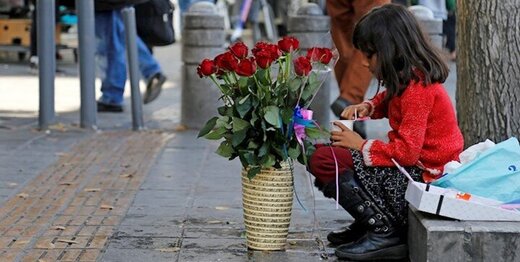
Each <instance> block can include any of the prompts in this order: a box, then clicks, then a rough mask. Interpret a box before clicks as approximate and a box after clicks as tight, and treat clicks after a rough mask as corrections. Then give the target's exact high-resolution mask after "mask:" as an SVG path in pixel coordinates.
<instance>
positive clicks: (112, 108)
mask: <svg viewBox="0 0 520 262" xmlns="http://www.w3.org/2000/svg"><path fill="white" fill-rule="evenodd" d="M97 111H98V112H101V113H103V112H112V113H120V112H123V106H121V105H111V104H105V103H103V102H99V101H98V102H97Z"/></svg>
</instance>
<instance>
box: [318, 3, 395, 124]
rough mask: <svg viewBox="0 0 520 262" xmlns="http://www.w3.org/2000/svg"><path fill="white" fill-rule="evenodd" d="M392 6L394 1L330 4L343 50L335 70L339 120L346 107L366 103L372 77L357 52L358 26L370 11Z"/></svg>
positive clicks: (333, 28)
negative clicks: (354, 39) (353, 38)
mask: <svg viewBox="0 0 520 262" xmlns="http://www.w3.org/2000/svg"><path fill="white" fill-rule="evenodd" d="M386 3H390V0H370V1H369V0H340V1H327V12H328V13H329V15H330V17H331V34H332V39H333V40H334V44H335V45H336V48H337V49H338V51H339V54H340V61H338V63H337V64H336V68H335V70H334V72H335V74H336V79H337V81H338V86H339V89H340V97H339V98H338V99H339V101H337V103H339V104H338V106H336V107H334V104H333V107H332V109H333V111H334V113H335V114H336V115H337V116H338V117H339V115H340V114H341V111H342V110H343V108H344V106H348V105H351V104H358V103H361V102H363V99H364V96H365V92H366V90H367V88H368V85H369V84H370V80H371V79H372V75H371V73H370V71H369V70H368V68H366V67H365V66H363V65H362V64H361V62H362V59H364V58H363V55H362V53H361V52H360V51H359V50H357V49H355V48H354V46H353V43H352V34H353V31H354V27H355V24H356V23H357V21H359V19H361V17H363V15H365V14H366V13H368V11H370V9H372V8H374V7H376V6H380V5H383V4H386Z"/></svg>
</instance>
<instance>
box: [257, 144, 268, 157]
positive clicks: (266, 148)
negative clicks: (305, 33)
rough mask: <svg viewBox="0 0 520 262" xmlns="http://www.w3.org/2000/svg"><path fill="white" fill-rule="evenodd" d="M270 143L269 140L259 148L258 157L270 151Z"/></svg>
mask: <svg viewBox="0 0 520 262" xmlns="http://www.w3.org/2000/svg"><path fill="white" fill-rule="evenodd" d="M269 145H270V143H269V142H268V141H266V142H264V143H263V144H262V146H261V147H260V149H258V157H263V156H264V155H265V154H267V152H269Z"/></svg>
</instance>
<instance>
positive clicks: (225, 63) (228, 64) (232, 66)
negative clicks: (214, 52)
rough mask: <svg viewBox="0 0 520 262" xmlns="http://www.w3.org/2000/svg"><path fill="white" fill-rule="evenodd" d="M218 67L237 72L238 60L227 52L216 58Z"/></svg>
mask: <svg viewBox="0 0 520 262" xmlns="http://www.w3.org/2000/svg"><path fill="white" fill-rule="evenodd" d="M215 63H216V64H217V67H218V68H220V69H223V70H226V71H235V70H236V68H237V65H238V60H237V59H236V57H235V56H234V55H233V54H232V53H231V52H225V53H223V54H220V55H218V56H216V57H215Z"/></svg>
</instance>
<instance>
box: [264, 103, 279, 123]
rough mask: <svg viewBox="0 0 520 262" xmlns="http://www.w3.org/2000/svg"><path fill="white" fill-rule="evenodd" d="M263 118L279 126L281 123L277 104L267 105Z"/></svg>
mask: <svg viewBox="0 0 520 262" xmlns="http://www.w3.org/2000/svg"><path fill="white" fill-rule="evenodd" d="M264 119H265V121H267V123H269V124H271V125H273V126H274V127H277V128H280V127H281V125H282V123H281V122H280V109H279V108H278V107H277V106H267V107H266V108H265V114H264Z"/></svg>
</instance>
